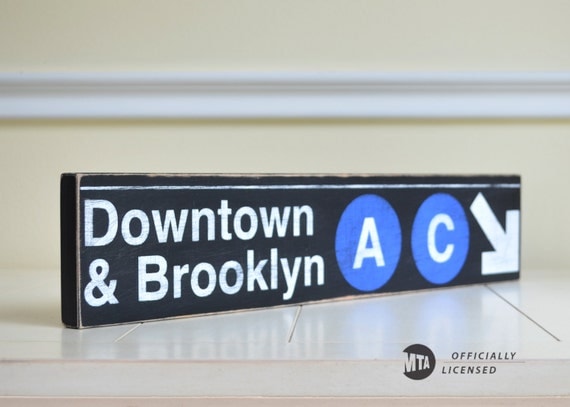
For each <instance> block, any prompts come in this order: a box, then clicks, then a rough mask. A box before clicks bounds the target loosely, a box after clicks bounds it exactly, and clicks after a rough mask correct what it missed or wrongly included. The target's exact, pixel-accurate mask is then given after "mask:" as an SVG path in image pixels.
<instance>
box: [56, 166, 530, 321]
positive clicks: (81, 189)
mask: <svg viewBox="0 0 570 407" xmlns="http://www.w3.org/2000/svg"><path fill="white" fill-rule="evenodd" d="M519 242H520V178H519V177H518V176H473V177H467V176H397V177H396V176H274V175H272V176H205V175H204V176H193V175H132V174H116V175H112V174H64V175H63V176H62V179H61V255H62V258H61V264H62V270H61V271H62V274H61V285H62V318H63V322H64V323H65V324H66V325H67V326H71V327H77V328H81V327H89V326H98V325H108V324H118V323H125V322H133V321H143V320H156V319H162V318H171V317H177V316H185V315H192V314H204V313H215V312H223V311H230V310H240V309H250V308H259V307H270V306H281V305H289V304H297V303H304V302H310V301H319V300H329V299H335V298H342V297H352V296H358V295H371V294H377V293H387V292H398V291H409V290H420V289H425V288H435V287H446V286H455V285H463V284H473V283H484V282H490V281H499V280H509V279H516V278H518V277H519V264H520V263H519V258H520V250H519Z"/></svg>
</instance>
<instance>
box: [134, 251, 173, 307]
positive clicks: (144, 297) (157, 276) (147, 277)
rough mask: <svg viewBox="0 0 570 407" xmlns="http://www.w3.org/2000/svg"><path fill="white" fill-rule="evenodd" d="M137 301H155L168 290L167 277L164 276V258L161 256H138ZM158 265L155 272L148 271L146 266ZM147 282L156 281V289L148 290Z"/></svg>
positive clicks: (162, 296)
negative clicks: (157, 286)
mask: <svg viewBox="0 0 570 407" xmlns="http://www.w3.org/2000/svg"><path fill="white" fill-rule="evenodd" d="M138 260H139V269H138V271H139V274H138V277H139V301H157V300H160V299H162V298H164V296H165V295H166V292H167V291H168V279H167V278H166V276H165V274H166V259H165V258H164V257H162V256H140V257H139V259H138ZM150 265H154V266H158V270H157V271H155V272H149V271H148V266H150ZM149 282H156V283H158V285H159V288H158V290H156V291H148V290H147V285H148V283H149Z"/></svg>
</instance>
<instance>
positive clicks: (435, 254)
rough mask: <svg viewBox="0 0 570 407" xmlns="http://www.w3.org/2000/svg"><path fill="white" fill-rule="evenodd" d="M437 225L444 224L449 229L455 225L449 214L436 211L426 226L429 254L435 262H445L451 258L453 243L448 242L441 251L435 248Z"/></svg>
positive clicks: (452, 228)
mask: <svg viewBox="0 0 570 407" xmlns="http://www.w3.org/2000/svg"><path fill="white" fill-rule="evenodd" d="M439 225H444V226H445V228H446V229H447V230H449V231H452V230H454V229H455V225H454V224H453V220H452V219H451V217H450V216H449V215H447V214H445V213H438V214H437V215H435V216H434V217H433V219H432V220H431V222H430V223H429V226H428V232H427V246H428V252H429V255H430V257H431V258H432V259H433V261H435V262H436V263H445V262H446V261H448V260H449V259H450V258H451V255H452V254H453V249H454V248H455V247H454V246H455V245H454V244H452V243H448V244H447V245H446V246H445V249H444V250H443V252H440V251H439V250H437V245H436V243H435V233H436V231H437V227H438V226H439Z"/></svg>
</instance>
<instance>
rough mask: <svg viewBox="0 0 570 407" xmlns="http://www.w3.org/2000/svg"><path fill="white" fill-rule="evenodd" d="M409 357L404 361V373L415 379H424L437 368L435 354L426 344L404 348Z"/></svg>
mask: <svg viewBox="0 0 570 407" xmlns="http://www.w3.org/2000/svg"><path fill="white" fill-rule="evenodd" d="M404 353H406V354H407V357H406V359H405V361H404V375H405V376H406V377H408V378H410V379H413V380H422V379H425V378H426V377H428V376H429V375H431V374H432V372H433V371H434V369H435V355H434V354H433V352H432V351H431V349H430V348H428V347H427V346H424V345H420V344H415V345H410V346H408V347H407V348H406V349H404Z"/></svg>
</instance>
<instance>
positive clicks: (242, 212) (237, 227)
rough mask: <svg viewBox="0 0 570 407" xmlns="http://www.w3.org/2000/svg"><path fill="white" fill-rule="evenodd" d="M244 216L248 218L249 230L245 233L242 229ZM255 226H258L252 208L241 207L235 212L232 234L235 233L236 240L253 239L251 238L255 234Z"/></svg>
mask: <svg viewBox="0 0 570 407" xmlns="http://www.w3.org/2000/svg"><path fill="white" fill-rule="evenodd" d="M244 216H247V217H249V230H247V231H246V230H244V229H243V223H242V218H243V217H244ZM257 225H258V221H257V214H256V213H255V211H254V210H253V208H250V207H249V206H242V207H241V208H239V209H238V210H237V212H236V215H235V217H234V232H235V233H236V236H237V237H238V238H240V239H241V240H251V239H253V237H254V236H255V234H256V233H257Z"/></svg>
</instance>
